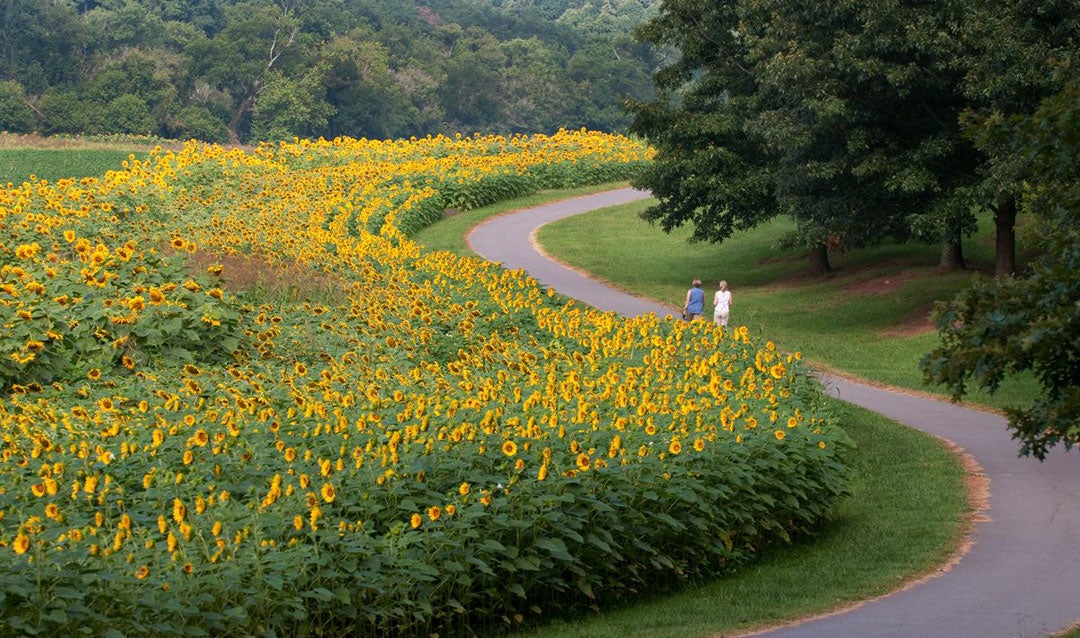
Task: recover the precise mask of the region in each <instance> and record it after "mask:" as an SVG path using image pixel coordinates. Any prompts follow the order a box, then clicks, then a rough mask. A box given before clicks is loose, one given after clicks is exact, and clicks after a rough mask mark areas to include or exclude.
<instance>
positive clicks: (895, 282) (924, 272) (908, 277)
mask: <svg viewBox="0 0 1080 638" xmlns="http://www.w3.org/2000/svg"><path fill="white" fill-rule="evenodd" d="M929 275H930V269H927V268H926V267H917V268H909V269H906V270H900V271H898V272H892V273H889V274H885V275H879V276H877V277H872V278H870V279H860V280H859V281H856V282H853V283H852V284H850V285H848V286H846V287H845V290H847V291H848V292H850V293H853V294H856V295H887V294H890V293H893V292H896V291H897V290H899V289H900V288H903V287H904V286H905V285H907V284H908V282H911V281H914V280H916V279H924V278H926V277H927V276H929Z"/></svg>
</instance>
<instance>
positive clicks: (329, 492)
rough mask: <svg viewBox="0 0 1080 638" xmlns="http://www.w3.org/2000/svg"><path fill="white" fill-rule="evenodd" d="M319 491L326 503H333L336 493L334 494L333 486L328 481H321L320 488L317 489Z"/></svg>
mask: <svg viewBox="0 0 1080 638" xmlns="http://www.w3.org/2000/svg"><path fill="white" fill-rule="evenodd" d="M319 493H320V494H322V499H323V500H324V501H326V502H327V503H333V502H334V498H336V497H337V494H335V492H334V486H333V485H332V484H330V483H323V486H322V489H321V490H319Z"/></svg>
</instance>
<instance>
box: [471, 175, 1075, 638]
mask: <svg viewBox="0 0 1080 638" xmlns="http://www.w3.org/2000/svg"><path fill="white" fill-rule="evenodd" d="M645 197H648V194H647V193H643V192H640V191H635V190H633V189H629V188H625V189H619V190H613V191H607V192H603V193H598V194H595V195H588V196H585V197H578V198H574V199H570V200H564V201H560V202H554V203H551V204H547V205H543V206H538V207H535V208H530V209H526V210H522V211H517V212H514V213H510V214H506V215H502V216H499V217H495V218H492V219H489V220H488V221H486V222H484V223H482V224H480V225H479V226H477V227H476V228H474V229H473V230H472V232H471V233H470V234H469V237H468V241H469V244H470V246H471V247H472V249H473V250H474V251H476V252H477V253H478V254H480V255H481V256H483V257H485V258H486V259H489V260H491V261H494V262H500V263H502V265H503V266H504V267H506V268H523V269H525V270H526V271H527V272H528V273H529V274H530V275H531V276H532V277H534V278H536V279H537V280H539V281H540V282H542V283H544V284H546V285H548V286H551V287H552V288H554V289H555V290H556V291H558V292H560V293H562V294H564V295H567V296H570V297H575V298H577V299H580V300H582V301H585V302H587V303H589V304H591V305H592V306H594V307H596V308H599V309H601V310H612V311H615V312H618V313H620V314H623V315H636V314H639V313H648V312H654V313H657V314H659V315H664V314H668V313H674V312H675V311H676V308H675V307H674V306H665V305H662V304H658V303H656V302H652V301H649V300H646V299H641V298H638V297H634V296H632V295H629V294H626V293H624V292H620V291H618V290H615V289H613V288H611V287H608V286H605V285H603V284H601V283H598V282H596V281H594V280H592V279H590V278H589V277H587V276H585V275H583V274H580V273H578V272H575V271H573V270H570V269H568V268H566V267H564V266H562V265H559V264H557V263H555V262H554V261H551V260H549V259H547V258H546V257H545V256H544V255H542V254H541V252H540V251H539V250H538V249H537V248H536V247H535V245H534V242H533V241H532V238H533V237H534V236H535V233H536V231H537V229H538V228H539V227H540V226H543V225H544V224H547V223H549V222H552V221H555V220H558V219H562V218H564V217H569V216H571V215H577V214H580V213H585V212H588V211H591V210H596V209H599V208H604V207H608V206H614V205H618V204H623V203H626V202H630V201H634V200H637V199H642V198H645ZM822 380H823V381H824V383H825V385H826V388H827V390H828V391H829V392H830V393H831V394H833V395H834V396H837V397H839V398H841V399H843V400H845V401H848V402H851V403H854V404H856V405H859V406H862V407H864V408H868V409H870V410H874V411H876V412H879V413H881V414H884V415H885V416H887V417H889V418H891V419H893V420H895V421H898V422H900V423H903V424H905V425H908V426H911V427H913V428H917V429H919V430H923V431H926V432H929V433H931V434H935V435H937V436H940V437H943V438H945V439H948V440H950V441H952V442H954V443H956V444H957V445H959V446H960V447H961V448H963V449H964V450H965V451H966V452H967V453H968V454H970V455H971V456H973V457H974V458H975V460H976V461H977V462H978V463H979V464H980V465H981V466H982V470H983V472H984V473H985V475H986V476H987V477H988V478H989V482H990V496H989V508H988V509H987V510H985V511H984V512H983V514H985V515H986V518H985V520H981V521H980V522H978V523H977V524H976V525H975V526H974V529H973V532H972V537H971V541H972V548H971V550H970V551H969V552H968V553H967V554H965V555H964V556H963V557H961V558H960V560H959V562H958V563H957V564H956V565H954V566H953V567H952V568H951V569H949V570H947V571H945V572H943V573H941V574H940V575H938V576H936V577H935V578H932V579H930V580H927V581H926V582H923V583H921V584H918V585H916V586H914V587H911V588H909V589H906V590H903V591H900V592H897V593H895V594H892V595H889V596H886V597H883V598H880V599H876V600H873V601H869V602H867V603H866V604H863V605H860V606H856V607H855V608H853V609H851V610H848V611H845V612H842V613H837V614H833V615H829V616H825V617H822V618H816V619H812V620H808V621H806V622H801V623H797V624H794V625H791V626H786V627H783V628H780V629H776V630H773V631H770V632H768V633H767V634H766V635H768V636H776V637H783V638H819V637H820V638H864V637H865V638H871V637H872V638H892V637H895V638H911V637H918V638H934V637H939V636H940V637H942V638H968V637H970V638H991V637H1024V638H1027V637H1031V636H1047V635H1050V634H1053V633H1055V632H1057V631H1059V630H1060V629H1062V628H1063V627H1066V626H1068V625H1070V624H1072V623H1073V622H1075V621H1076V620H1077V619H1078V618H1080V458H1078V457H1077V454H1080V452H1077V453H1073V454H1071V455H1070V454H1067V453H1064V452H1062V451H1060V450H1055V451H1054V452H1053V453H1051V454H1050V455H1049V456H1048V458H1047V459H1046V461H1045V462H1042V463H1040V462H1039V461H1036V460H1034V459H1030V458H1024V459H1021V458H1018V456H1017V450H1018V445H1017V443H1016V442H1015V441H1013V440H1012V439H1011V438H1010V436H1009V434H1008V432H1007V431H1006V429H1005V419H1004V418H1003V417H999V416H996V415H992V414H987V413H984V412H979V411H975V410H969V409H966V408H962V407H959V406H956V405H953V404H951V403H948V402H944V401H936V400H932V399H925V398H919V397H915V396H911V395H907V394H901V393H899V392H893V391H889V390H882V389H879V388H875V387H871V386H868V385H864V384H861V383H857V382H852V381H847V380H843V379H840V378H835V377H830V376H825V377H823V379H822Z"/></svg>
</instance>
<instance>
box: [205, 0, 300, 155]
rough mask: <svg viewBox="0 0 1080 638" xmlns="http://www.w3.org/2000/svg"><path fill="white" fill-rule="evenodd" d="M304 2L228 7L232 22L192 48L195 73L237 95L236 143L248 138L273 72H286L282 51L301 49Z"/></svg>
mask: <svg viewBox="0 0 1080 638" xmlns="http://www.w3.org/2000/svg"><path fill="white" fill-rule="evenodd" d="M298 4H299V0H288V1H287V2H283V3H282V4H281V5H280V6H279V5H277V4H274V3H271V2H268V1H266V0H251V1H249V2H244V3H242V4H235V5H231V6H228V7H227V8H226V10H225V15H226V26H225V27H224V28H223V29H222V30H221V31H220V32H219V33H218V34H217V35H216V36H215V37H213V38H210V39H205V40H196V41H193V42H192V43H191V44H190V45H189V47H188V50H187V55H188V56H189V57H190V58H191V59H192V61H193V62H194V65H195V69H194V70H195V74H196V75H198V76H201V77H204V78H205V79H206V80H208V81H209V82H210V84H211V85H213V86H216V87H218V88H220V89H222V90H224V91H225V92H227V93H228V94H229V95H230V96H231V98H232V114H231V116H230V117H229V123H228V128H229V137H230V139H231V140H232V141H233V142H239V141H240V140H241V138H242V137H244V135H243V133H245V132H246V129H247V127H248V126H249V124H250V122H249V117H250V115H251V109H252V108H253V107H254V105H255V100H256V99H257V98H258V97H259V94H260V93H262V91H263V89H264V88H265V87H266V82H267V74H268V73H270V72H271V71H282V67H285V66H287V65H286V63H287V60H283V59H282V56H284V55H286V54H287V53H292V52H293V51H294V50H295V49H299V48H300V47H299V46H298V45H299V43H300V40H302V38H301V28H300V21H299V16H298V15H297V14H298V12H299V8H298ZM282 72H283V73H284V75H286V76H288V75H289V74H288V73H287V72H284V71H282Z"/></svg>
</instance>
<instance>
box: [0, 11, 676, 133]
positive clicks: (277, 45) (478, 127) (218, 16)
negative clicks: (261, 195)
mask: <svg viewBox="0 0 1080 638" xmlns="http://www.w3.org/2000/svg"><path fill="white" fill-rule="evenodd" d="M658 2H659V0H604V1H602V2H601V1H597V0H423V1H421V2H413V1H412V0H195V1H187V0H185V1H180V0H107V1H106V0H3V2H0V81H2V82H4V84H3V87H2V90H0V130H9V131H13V132H31V131H36V132H40V133H45V134H56V133H110V132H119V131H122V132H131V133H141V134H149V135H157V136H163V137H170V138H188V137H196V138H199V139H203V140H206V141H226V140H231V141H233V142H241V141H243V142H246V141H252V140H256V139H287V138H292V137H294V136H301V137H318V136H323V137H328V138H329V137H335V136H338V135H348V136H352V137H377V138H387V137H408V136H410V135H425V134H429V133H430V134H435V133H454V132H462V133H471V132H481V133H487V132H496V133H514V132H554V131H555V130H557V129H559V128H562V127H566V128H576V127H580V126H586V127H589V128H591V129H596V130H606V131H621V130H624V129H625V127H626V126H627V124H628V122H629V116H628V115H627V113H626V112H625V111H624V110H623V109H622V108H621V105H622V103H623V101H624V100H625V99H626V98H627V97H636V98H638V99H647V98H648V97H649V96H651V94H652V90H653V89H652V84H651V81H650V78H649V70H650V69H651V68H652V67H653V66H654V65H655V54H654V53H653V52H652V50H650V49H649V48H648V47H646V46H644V45H642V44H641V43H639V42H637V41H635V40H634V39H633V37H632V36H631V35H630V31H631V29H632V28H633V27H634V25H636V24H638V23H639V22H640V21H641V20H643V19H645V18H646V17H648V16H649V15H651V14H652V13H653V12H655V5H656V4H658Z"/></svg>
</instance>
